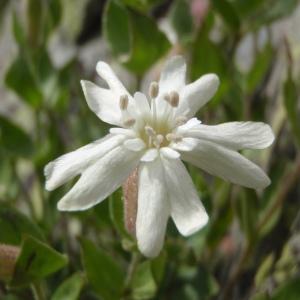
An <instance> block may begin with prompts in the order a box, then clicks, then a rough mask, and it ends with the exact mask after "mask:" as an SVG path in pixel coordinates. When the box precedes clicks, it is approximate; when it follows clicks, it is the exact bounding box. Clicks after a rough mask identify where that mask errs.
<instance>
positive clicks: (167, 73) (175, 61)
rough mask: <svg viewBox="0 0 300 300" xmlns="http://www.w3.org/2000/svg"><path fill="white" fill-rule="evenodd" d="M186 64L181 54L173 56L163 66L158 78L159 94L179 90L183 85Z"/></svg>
mask: <svg viewBox="0 0 300 300" xmlns="http://www.w3.org/2000/svg"><path fill="white" fill-rule="evenodd" d="M185 74H186V64H185V61H184V58H183V57H182V56H173V57H172V58H170V59H169V60H168V61H167V63H166V65H165V66H164V68H163V70H162V72H161V75H160V80H159V94H162V95H163V94H165V93H170V92H171V91H180V90H181V88H183V87H184V85H185Z"/></svg>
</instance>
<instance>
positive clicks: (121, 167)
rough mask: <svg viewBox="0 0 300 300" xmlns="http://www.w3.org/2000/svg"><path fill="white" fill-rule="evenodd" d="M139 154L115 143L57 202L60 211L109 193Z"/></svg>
mask: <svg viewBox="0 0 300 300" xmlns="http://www.w3.org/2000/svg"><path fill="white" fill-rule="evenodd" d="M139 158H140V154H138V153H136V152H132V151H129V150H127V149H126V148H124V147H121V146H119V147H117V148H115V149H113V150H111V151H110V152H109V153H107V154H106V155H104V157H102V158H101V159H99V160H98V161H97V162H96V163H94V164H93V165H91V166H90V167H89V168H88V169H86V170H85V171H84V172H83V173H82V175H81V177H80V179H79V180H78V181H77V182H76V184H75V185H74V186H73V188H72V189H71V190H70V191H69V192H68V193H67V194H66V195H65V196H64V197H63V198H62V199H61V200H60V201H59V202H58V205H57V208H58V209H59V210H64V211H76V210H85V209H88V208H90V207H92V206H94V205H96V204H98V203H99V202H101V201H102V200H104V199H105V198H106V197H107V196H109V195H110V194H111V193H113V192H114V191H115V190H116V189H117V188H118V187H120V186H121V184H122V183H123V182H124V181H125V179H126V178H127V177H128V176H129V174H130V173H131V172H132V171H133V170H134V169H135V168H136V167H137V165H138V162H139Z"/></svg>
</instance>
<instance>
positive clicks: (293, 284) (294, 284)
mask: <svg viewBox="0 0 300 300" xmlns="http://www.w3.org/2000/svg"><path fill="white" fill-rule="evenodd" d="M299 295H300V278H299V276H298V277H296V278H293V279H291V280H290V281H288V282H286V283H285V284H283V285H282V286H280V287H279V288H278V289H277V290H276V292H275V293H274V296H273V297H272V298H271V300H287V299H288V300H298V299H299Z"/></svg>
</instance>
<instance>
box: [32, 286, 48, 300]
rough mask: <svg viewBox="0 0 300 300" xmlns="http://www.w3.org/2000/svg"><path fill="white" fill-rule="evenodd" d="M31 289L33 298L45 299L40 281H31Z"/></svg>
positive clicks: (37, 299)
mask: <svg viewBox="0 0 300 300" xmlns="http://www.w3.org/2000/svg"><path fill="white" fill-rule="evenodd" d="M31 290H32V294H33V298H34V299H35V300H46V297H45V293H44V291H43V288H42V286H41V284H40V283H37V282H36V283H33V284H32V285H31Z"/></svg>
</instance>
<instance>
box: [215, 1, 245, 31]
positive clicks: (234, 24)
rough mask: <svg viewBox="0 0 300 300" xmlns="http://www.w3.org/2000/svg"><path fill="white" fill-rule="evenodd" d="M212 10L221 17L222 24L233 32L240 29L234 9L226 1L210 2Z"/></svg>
mask: <svg viewBox="0 0 300 300" xmlns="http://www.w3.org/2000/svg"><path fill="white" fill-rule="evenodd" d="M211 3H212V5H213V9H214V10H215V11H216V12H217V13H218V14H219V15H220V16H221V17H222V19H223V20H224V22H225V23H226V24H227V25H228V27H229V28H230V29H231V30H233V31H238V30H239V28H240V19H239V16H238V14H237V12H236V10H235V7H234V6H233V5H232V4H231V3H230V2H229V1H227V0H222V1H220V0H212V1H211Z"/></svg>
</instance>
